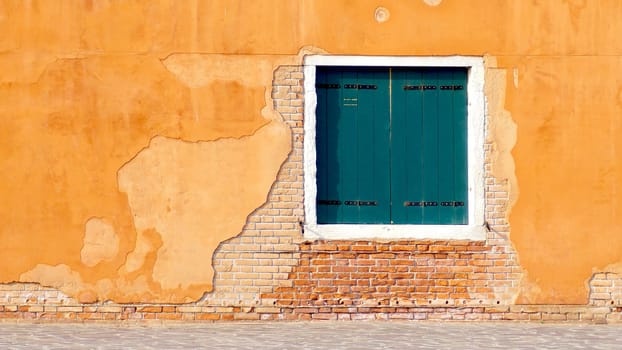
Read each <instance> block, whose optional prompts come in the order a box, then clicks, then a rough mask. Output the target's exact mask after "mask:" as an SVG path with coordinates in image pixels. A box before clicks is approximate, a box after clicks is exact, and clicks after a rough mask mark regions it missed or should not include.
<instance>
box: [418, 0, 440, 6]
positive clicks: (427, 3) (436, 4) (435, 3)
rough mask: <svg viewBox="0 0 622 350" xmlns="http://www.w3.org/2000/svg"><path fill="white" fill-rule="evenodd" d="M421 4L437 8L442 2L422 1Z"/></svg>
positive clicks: (435, 0) (434, 0)
mask: <svg viewBox="0 0 622 350" xmlns="http://www.w3.org/2000/svg"><path fill="white" fill-rule="evenodd" d="M423 2H425V3H426V5H430V6H438V5H440V4H441V2H443V0H423Z"/></svg>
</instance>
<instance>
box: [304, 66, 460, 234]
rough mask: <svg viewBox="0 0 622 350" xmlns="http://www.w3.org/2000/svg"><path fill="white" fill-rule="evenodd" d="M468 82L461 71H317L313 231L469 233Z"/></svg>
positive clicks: (395, 69) (336, 69) (456, 69)
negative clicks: (413, 228)
mask: <svg viewBox="0 0 622 350" xmlns="http://www.w3.org/2000/svg"><path fill="white" fill-rule="evenodd" d="M466 83H467V69H466V68H384V67H381V68H352V67H317V71H316V92H317V110H316V116H317V124H316V128H317V130H316V147H317V164H316V167H317V222H318V224H426V225H446V224H453V225H464V224H467V223H468V205H469V203H468V201H467V192H468V182H467V181H468V176H467V94H466Z"/></svg>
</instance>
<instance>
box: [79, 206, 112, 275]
mask: <svg viewBox="0 0 622 350" xmlns="http://www.w3.org/2000/svg"><path fill="white" fill-rule="evenodd" d="M118 252H119V236H118V235H117V233H116V232H115V231H114V227H113V226H112V225H111V224H110V223H109V222H107V221H106V220H103V219H100V218H91V219H89V220H88V221H87V222H86V227H85V235H84V245H83V246H82V251H81V252H80V259H81V260H82V262H83V263H84V265H86V266H90V267H93V266H95V265H97V264H98V263H100V262H102V261H104V260H112V259H113V258H114V257H115V256H116V255H117V253H118Z"/></svg>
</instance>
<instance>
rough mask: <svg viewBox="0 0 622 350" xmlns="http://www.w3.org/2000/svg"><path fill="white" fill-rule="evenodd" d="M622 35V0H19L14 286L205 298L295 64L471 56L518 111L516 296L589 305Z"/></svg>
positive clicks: (264, 165)
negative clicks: (284, 75) (343, 58)
mask: <svg viewBox="0 0 622 350" xmlns="http://www.w3.org/2000/svg"><path fill="white" fill-rule="evenodd" d="M379 7H382V8H384V9H386V12H384V13H382V14H379V15H378V13H379V12H378V8H379ZM381 12H382V11H381ZM377 19H380V20H381V21H378V20H377ZM620 33H622V2H620V1H618V0H356V1H353V0H296V1H293V0H261V1H247V0H245V1H242V0H229V1H226V0H218V1H216V0H213V1H206V0H203V1H201V0H188V1H175V0H158V1H153V0H144V1H139V0H136V1H120V0H81V1H75V0H13V1H11V0H4V1H0V123H1V124H0V125H1V127H0V170H1V171H0V177H2V178H1V179H0V198H1V199H2V202H1V204H0V247H1V248H2V250H3V251H2V254H0V265H1V266H2V269H0V281H2V282H11V281H28V282H39V283H42V284H45V285H49V286H54V287H58V288H61V289H62V290H63V291H65V292H67V293H69V294H70V295H72V296H77V297H78V299H79V300H81V301H85V302H89V301H95V300H106V299H112V300H115V301H119V302H129V301H134V302H185V301H191V300H196V299H198V298H199V297H201V295H202V294H203V292H205V291H209V290H211V288H212V285H211V284H212V278H213V271H212V268H211V266H209V264H206V261H207V262H209V261H211V256H212V254H213V252H214V250H215V249H216V247H217V246H218V244H219V243H220V242H221V241H223V240H226V239H227V238H230V237H233V236H235V235H237V234H238V233H239V232H240V230H241V229H242V227H243V225H244V223H245V220H246V217H247V216H248V215H249V214H250V213H251V212H252V211H253V210H254V209H255V208H257V207H259V206H260V205H261V204H262V203H263V202H264V201H265V198H266V195H267V193H268V191H269V189H270V186H271V184H272V182H273V181H274V179H275V177H276V174H277V171H278V169H279V167H280V165H281V163H282V162H283V161H284V160H285V159H286V157H287V154H288V152H289V149H290V147H291V140H290V130H289V129H288V127H286V126H285V124H284V123H283V121H282V119H281V117H280V116H279V115H278V114H277V113H276V112H275V111H274V110H273V109H272V101H271V97H270V93H271V91H270V86H271V82H272V72H273V70H274V69H275V68H276V67H278V66H279V65H284V64H300V63H301V62H302V57H303V54H304V52H326V53H330V54H352V55H456V54H457V55H476V56H485V57H486V62H487V69H488V71H487V79H489V81H487V83H488V86H487V89H486V93H487V97H488V100H489V103H490V104H489V109H490V111H491V115H492V114H494V115H503V116H504V117H503V118H498V119H493V120H492V121H491V125H490V128H491V129H490V131H491V133H490V135H489V137H490V138H492V141H493V142H494V143H495V144H496V147H497V149H496V150H497V153H496V155H497V158H495V159H494V163H493V170H494V172H495V174H496V175H497V176H499V177H501V178H507V179H509V181H510V185H511V198H512V199H513V201H514V202H513V203H515V205H514V206H513V208H512V210H511V215H510V225H511V236H510V239H511V241H512V242H513V244H514V247H515V249H516V250H517V252H518V257H519V260H520V264H521V268H522V269H523V272H524V276H525V278H524V280H523V281H522V285H521V287H522V289H521V293H520V294H519V295H518V296H517V299H516V300H517V301H518V302H526V303H585V302H586V301H587V293H588V290H587V287H586V285H587V282H588V280H589V278H590V277H591V275H592V273H594V272H596V271H619V270H620V267H619V266H622V265H620V264H621V263H622V235H621V234H620V227H622V212H621V206H620V200H619V199H618V196H619V192H620V188H622V171H621V169H620V161H621V160H622V156H621V155H620V151H621V147H622V138H619V137H618V135H619V134H620V133H621V131H622V130H621V128H622V117H621V116H622V56H621V53H622V41H620V40H619V35H620ZM494 72H500V73H501V74H494ZM197 246H201V247H204V249H203V250H202V251H197V249H196V247H197Z"/></svg>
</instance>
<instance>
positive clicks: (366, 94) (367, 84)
mask: <svg viewBox="0 0 622 350" xmlns="http://www.w3.org/2000/svg"><path fill="white" fill-rule="evenodd" d="M357 83H358V89H357V90H356V91H358V100H357V105H358V107H357V119H358V123H357V130H356V134H357V135H358V142H357V144H358V156H357V161H358V166H357V174H356V175H357V176H356V179H357V188H358V200H359V205H358V206H357V208H358V210H359V217H358V221H357V222H359V223H362V224H388V223H390V209H391V208H390V153H389V136H390V135H389V129H390V114H389V112H390V111H389V102H390V99H389V70H388V69H386V68H382V69H374V68H369V69H365V70H360V71H359V73H358V82H357Z"/></svg>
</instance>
